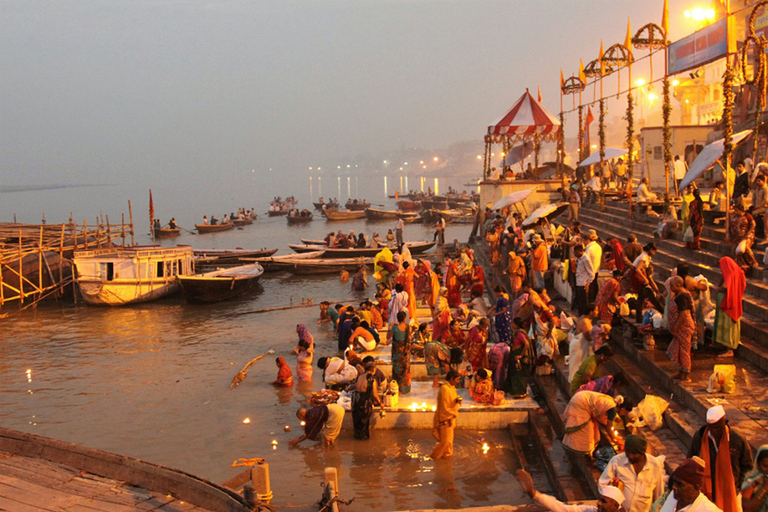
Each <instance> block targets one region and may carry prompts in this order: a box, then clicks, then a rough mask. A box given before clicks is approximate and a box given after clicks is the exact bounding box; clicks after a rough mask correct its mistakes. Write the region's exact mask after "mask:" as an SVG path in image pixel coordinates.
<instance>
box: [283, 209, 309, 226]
mask: <svg viewBox="0 0 768 512" xmlns="http://www.w3.org/2000/svg"><path fill="white" fill-rule="evenodd" d="M285 218H286V220H287V221H288V224H304V223H306V222H311V221H312V213H311V212H310V211H309V210H304V211H301V212H300V211H299V210H296V209H293V210H291V211H290V213H289V214H288V215H287V216H286V217H285Z"/></svg>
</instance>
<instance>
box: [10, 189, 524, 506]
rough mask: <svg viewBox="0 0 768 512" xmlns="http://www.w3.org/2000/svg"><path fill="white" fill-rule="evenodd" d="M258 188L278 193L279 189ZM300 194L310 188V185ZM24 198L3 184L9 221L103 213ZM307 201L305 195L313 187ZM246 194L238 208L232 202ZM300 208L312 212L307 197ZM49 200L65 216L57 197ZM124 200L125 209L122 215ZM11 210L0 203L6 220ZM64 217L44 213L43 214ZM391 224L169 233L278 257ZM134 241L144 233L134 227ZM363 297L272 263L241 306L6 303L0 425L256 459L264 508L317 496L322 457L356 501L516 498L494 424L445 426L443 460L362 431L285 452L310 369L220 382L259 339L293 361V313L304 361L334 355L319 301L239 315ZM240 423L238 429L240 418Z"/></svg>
mask: <svg viewBox="0 0 768 512" xmlns="http://www.w3.org/2000/svg"><path fill="white" fill-rule="evenodd" d="M454 186H457V187H458V186H460V183H458V184H456V185H454ZM371 188H372V190H369V191H367V195H366V197H367V198H368V199H369V200H372V201H376V200H379V201H381V202H382V204H386V205H392V204H393V200H389V199H387V198H386V196H385V194H383V191H382V190H381V187H380V184H378V185H376V187H375V188H376V189H377V190H373V186H371ZM78 190H79V194H81V195H80V196H78ZM389 192H390V193H392V191H391V190H390V191H389ZM112 193H114V194H115V195H116V194H117V193H116V192H115V191H113V192H112ZM260 193H261V195H262V196H275V195H278V194H281V195H283V196H285V195H287V194H286V192H284V191H282V192H281V191H280V190H278V189H275V190H266V191H265V190H261V191H260ZM302 193H303V195H304V197H307V196H309V195H310V194H309V193H308V191H307V190H306V189H305V190H303V192H302ZM21 195H26V199H27V200H20V199H19V197H18V195H16V194H5V197H8V198H10V199H12V201H5V204H6V205H8V204H14V206H13V207H14V208H17V210H14V213H19V214H20V216H21V215H27V216H28V217H33V216H34V215H35V214H36V212H35V211H34V209H36V208H39V207H40V205H41V204H47V205H48V207H49V208H54V210H55V207H56V206H55V205H56V204H58V203H61V198H59V197H58V196H59V195H64V196H65V197H66V198H68V199H71V200H74V201H75V203H73V205H74V204H77V206H73V205H69V207H70V208H73V209H78V208H84V209H89V210H90V211H99V210H103V209H104V206H102V205H100V204H94V202H93V200H92V199H90V198H88V196H89V194H85V192H84V191H83V190H82V189H66V190H64V191H59V192H58V194H57V192H55V191H44V192H26V193H21ZM297 195H298V194H297ZM313 195H314V196H315V197H316V196H317V193H316V191H313ZM78 197H79V198H80V199H79V203H78V202H77V201H78V199H77V198H78ZM155 197H157V196H155ZM361 197H362V195H361ZM46 198H49V202H48V203H45V201H46ZM270 198H271V197H268V198H267V199H266V202H267V203H268V200H269V199H270ZM300 198H301V197H300ZM30 199H31V201H30ZM340 199H342V200H343V199H345V198H344V197H343V196H342V197H340ZM57 201H58V203H57ZM264 201H265V200H264V199H261V200H260V202H258V203H257V204H256V206H258V208H257V211H260V210H266V208H267V206H268V204H265V202H264ZM254 202H255V201H248V202H245V201H244V202H242V203H234V204H232V207H231V208H230V209H235V208H236V207H237V206H238V205H243V206H248V205H253V203H254ZM24 205H26V206H24ZM169 206H170V207H168V208H166V209H167V210H173V211H182V212H184V211H188V210H190V206H189V204H188V203H187V202H184V201H178V202H177V203H176V204H170V205H169ZM301 206H302V207H310V208H311V205H310V204H309V203H308V201H307V199H304V200H303V201H302V205H301ZM62 207H63V209H62ZM58 208H59V211H66V208H67V206H64V205H60V206H58ZM156 208H157V207H156ZM223 208H228V206H223ZM136 210H137V207H136V206H134V216H136V215H137V212H136ZM9 211H10V210H5V209H4V210H3V212H2V214H3V217H4V218H5V219H4V220H7V217H8V215H9ZM38 211H39V210H38ZM48 211H51V210H50V209H49V210H48ZM66 216H67V217H68V214H67V215H66ZM142 217H144V215H143V214H142ZM199 217H202V213H200V214H199ZM318 217H319V216H318ZM177 219H179V221H180V223H181V225H182V226H190V223H191V222H192V221H193V219H192V217H191V215H186V216H185V215H182V214H179V215H177ZM19 220H22V219H19ZM64 220H66V218H63V219H62V218H54V217H52V216H51V215H50V214H49V215H48V221H49V222H62V221H64ZM164 220H167V219H164ZM26 221H30V222H34V221H33V220H31V219H29V218H28V219H26ZM389 224H390V223H388V222H384V223H374V224H370V223H367V222H366V221H355V222H350V223H332V224H326V222H325V221H324V220H322V218H320V219H316V220H315V221H313V222H312V223H310V224H308V225H304V226H295V227H294V226H287V223H286V221H285V219H284V218H282V217H275V218H268V217H262V218H260V219H259V220H258V221H257V222H256V223H255V224H253V225H252V226H248V227H246V228H244V229H241V230H234V231H230V232H225V233H219V234H211V235H191V234H188V235H185V236H182V237H179V238H178V239H176V240H174V241H171V242H166V243H168V244H176V243H180V244H191V245H193V247H196V248H233V247H245V248H261V247H269V248H279V252H278V254H285V253H287V252H289V249H288V248H287V246H286V244H287V243H292V242H298V240H299V238H302V237H304V238H320V237H322V236H324V234H325V233H326V232H327V231H328V230H330V229H333V230H338V229H342V230H344V231H345V232H348V231H349V230H350V229H353V230H354V231H355V232H356V233H359V232H365V233H366V234H371V233H372V232H373V231H378V232H386V230H387V228H389V227H394V226H390V225H389ZM469 229H470V226H450V225H449V226H448V229H447V232H446V239H447V240H448V241H452V240H453V239H459V240H460V241H461V242H464V241H466V239H467V236H468V233H469ZM431 234H432V230H431V229H429V228H427V227H424V226H421V225H408V226H406V229H405V236H406V239H411V240H419V239H426V238H429V239H431ZM137 242H140V243H146V242H148V240H147V239H146V236H145V235H142V236H141V237H140V238H139V239H138V240H137ZM369 295H371V294H367V293H365V292H360V293H353V292H351V291H350V289H349V284H342V283H340V282H339V279H338V276H335V275H331V276H319V277H306V276H292V275H290V274H286V273H279V274H271V275H266V276H265V277H264V278H262V280H261V286H260V289H259V290H258V291H257V292H256V293H254V294H253V295H251V296H249V297H247V298H245V299H243V300H238V301H232V302H224V303H219V304H213V305H204V306H199V305H188V304H185V303H184V302H183V301H182V300H181V299H180V298H169V299H165V300H161V301H158V302H153V303H147V304H140V305H135V306H131V307H121V308H108V307H102V308H99V307H88V306H85V305H83V304H82V303H79V304H72V303H71V302H69V301H66V302H64V301H63V302H58V303H43V304H41V305H40V306H39V307H37V308H35V309H28V310H25V311H23V312H20V313H19V312H16V313H14V307H13V306H11V307H6V308H5V310H4V311H3V312H4V313H11V314H10V315H8V316H7V317H6V318H3V319H0V326H1V329H2V331H1V332H2V336H1V337H0V424H2V425H3V426H4V427H8V428H14V429H18V430H22V431H26V432H31V433H35V434H40V435H44V436H49V437H53V438H58V439H62V440H64V441H69V442H74V443H80V444H83V445H85V446H89V447H93V448H98V449H102V450H107V451H111V452H116V453H120V454H124V455H129V456H132V457H137V458H140V459H144V460H147V461H151V462H155V463H158V464H163V465H166V466H169V467H174V468H177V469H181V470H183V471H187V472H190V473H193V474H197V475H200V476H202V477H204V478H208V479H210V480H213V481H216V482H222V481H224V480H227V479H228V478H231V477H232V476H234V475H235V474H236V473H238V472H239V470H240V469H242V468H233V467H230V465H231V464H232V462H233V461H235V460H236V459H238V458H252V457H262V458H265V459H266V460H267V462H268V463H269V464H270V470H271V475H272V488H273V491H274V494H275V500H274V501H273V503H274V504H275V505H277V506H278V508H279V507H280V506H286V507H287V506H299V505H307V504H310V503H312V502H314V501H316V500H317V499H318V498H319V496H320V486H319V484H320V482H321V481H322V475H323V468H324V467H326V466H335V467H337V468H338V469H339V474H340V479H339V480H340V490H341V494H342V497H343V498H346V499H349V498H352V497H354V498H355V501H354V504H353V506H352V507H351V509H352V510H370V509H376V510H397V509H409V508H433V507H436V508H445V507H460V506H473V505H487V504H501V503H518V502H521V501H522V493H521V491H520V489H519V487H518V486H517V483H516V482H515V480H514V477H513V474H512V471H513V470H514V469H515V468H516V467H518V461H517V459H516V457H515V455H514V453H513V451H512V448H511V443H510V438H509V435H508V434H507V432H506V431H484V432H478V431H457V439H456V456H455V457H454V459H453V460H452V461H447V462H445V461H438V462H435V461H432V460H430V459H428V458H427V457H426V455H428V454H429V452H430V451H431V450H432V447H433V446H434V439H433V438H432V437H431V435H430V432H429V431H426V430H424V431H406V430H394V431H374V432H373V434H372V438H371V440H369V441H357V440H355V439H354V438H353V437H352V435H351V432H342V435H341V436H340V438H339V439H338V441H337V444H336V446H335V447H333V448H330V449H325V448H323V447H321V446H320V445H319V443H313V442H309V441H307V442H304V443H302V445H300V446H299V447H298V448H291V449H289V448H288V440H289V439H291V438H292V437H296V436H298V435H300V434H301V428H300V426H299V425H298V421H297V420H296V418H295V415H294V414H295V411H296V409H297V408H298V407H299V406H301V405H304V404H305V401H306V399H307V397H308V396H309V394H310V392H311V389H315V390H317V389H319V388H320V387H321V375H320V374H319V372H318V371H315V374H314V381H313V383H312V387H309V386H302V385H295V386H294V387H293V388H290V389H275V388H273V387H272V386H270V385H269V384H268V383H269V382H270V381H272V380H274V378H275V375H276V367H275V365H274V362H273V361H274V359H272V358H271V357H265V358H264V359H262V360H261V361H259V362H258V363H256V364H255V365H254V366H252V367H251V369H250V371H249V373H248V376H247V378H246V379H245V381H244V382H243V383H242V384H241V385H240V386H239V387H238V388H237V389H235V390H230V389H229V383H230V382H231V380H232V378H233V377H234V376H235V374H236V373H237V372H238V371H239V370H240V369H241V368H242V366H243V365H244V364H245V363H246V362H247V361H249V360H250V359H252V358H253V357H255V356H257V355H260V354H263V353H265V352H266V351H267V350H269V349H274V350H275V351H276V355H282V356H284V357H286V359H287V360H288V361H289V363H290V364H291V365H292V367H295V359H294V358H293V357H292V356H291V355H290V351H291V347H292V346H293V344H294V343H295V342H296V341H297V340H296V334H295V326H296V324H298V323H303V324H305V325H306V326H307V327H308V328H309V329H310V331H311V332H312V333H313V335H314V337H315V340H316V343H317V349H316V358H317V357H320V356H321V355H331V354H335V350H336V349H335V346H336V342H335V340H334V339H333V338H332V336H331V334H330V329H329V328H328V326H327V325H323V326H318V325H316V320H317V318H318V309H317V308H316V307H311V308H304V309H293V310H287V311H275V312H269V313H261V314H258V313H249V312H251V311H254V310H259V309H263V308H272V307H278V306H287V305H291V304H293V305H297V304H300V303H301V302H302V300H303V299H313V300H314V301H315V303H317V302H320V301H321V300H351V299H354V300H358V299H359V300H362V299H363V298H365V297H366V296H369ZM246 418H247V419H249V420H250V421H249V423H245V422H244V421H245V420H246ZM286 425H287V426H291V428H292V431H291V432H290V433H286V432H284V426H286ZM273 440H274V441H277V443H278V444H277V446H276V447H273V444H272V442H273ZM483 442H486V443H488V444H489V445H490V450H489V451H488V453H486V454H484V453H483V451H482V449H481V446H482V444H483Z"/></svg>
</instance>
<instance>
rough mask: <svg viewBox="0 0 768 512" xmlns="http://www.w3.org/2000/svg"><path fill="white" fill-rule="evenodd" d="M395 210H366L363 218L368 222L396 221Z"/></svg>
mask: <svg viewBox="0 0 768 512" xmlns="http://www.w3.org/2000/svg"><path fill="white" fill-rule="evenodd" d="M398 213H399V212H398V211H397V210H377V209H376V208H366V209H365V216H366V217H367V218H368V220H391V219H398V218H399V217H398V216H397V214H398Z"/></svg>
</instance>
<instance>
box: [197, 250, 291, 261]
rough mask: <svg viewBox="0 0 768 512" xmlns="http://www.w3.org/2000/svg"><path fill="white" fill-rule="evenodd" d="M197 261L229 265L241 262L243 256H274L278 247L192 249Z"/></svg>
mask: <svg viewBox="0 0 768 512" xmlns="http://www.w3.org/2000/svg"><path fill="white" fill-rule="evenodd" d="M192 252H193V254H194V255H195V262H196V263H198V264H205V265H229V264H233V263H239V262H240V260H241V259H242V258H264V257H267V256H272V255H273V254H275V253H276V252H277V249H258V250H252V249H192Z"/></svg>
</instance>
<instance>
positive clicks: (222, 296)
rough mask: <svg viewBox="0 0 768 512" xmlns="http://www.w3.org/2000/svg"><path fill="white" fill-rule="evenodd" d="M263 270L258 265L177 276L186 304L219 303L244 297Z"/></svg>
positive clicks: (251, 264)
mask: <svg viewBox="0 0 768 512" xmlns="http://www.w3.org/2000/svg"><path fill="white" fill-rule="evenodd" d="M262 274H264V269H263V268H262V266H261V265H259V264H258V263H250V264H248V265H240V266H238V267H231V268H225V269H219V270H214V271H213V272H206V273H203V274H197V275H192V276H179V284H180V285H181V293H182V295H183V296H184V298H185V299H186V300H187V302H193V303H200V302H203V303H207V302H220V301H223V300H228V299H232V298H235V297H239V296H240V295H244V294H246V293H248V292H250V291H252V290H253V289H254V288H256V284H257V283H258V281H259V278H260V277H261V276H262Z"/></svg>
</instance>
